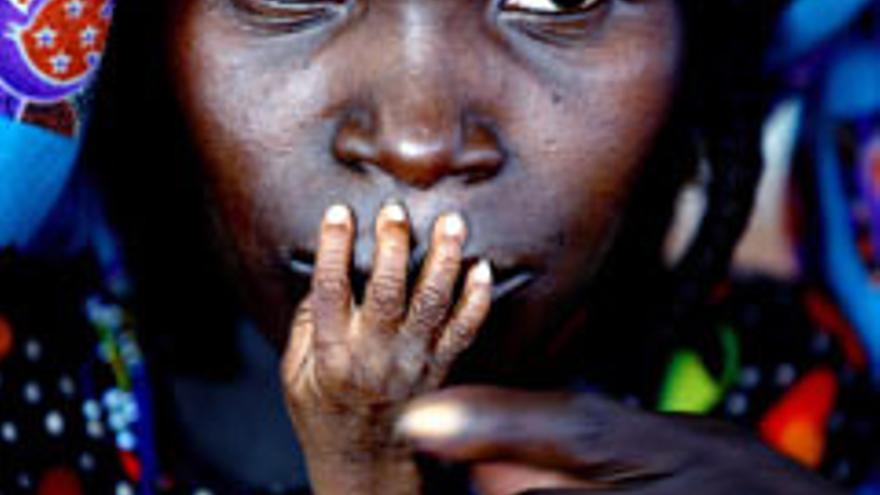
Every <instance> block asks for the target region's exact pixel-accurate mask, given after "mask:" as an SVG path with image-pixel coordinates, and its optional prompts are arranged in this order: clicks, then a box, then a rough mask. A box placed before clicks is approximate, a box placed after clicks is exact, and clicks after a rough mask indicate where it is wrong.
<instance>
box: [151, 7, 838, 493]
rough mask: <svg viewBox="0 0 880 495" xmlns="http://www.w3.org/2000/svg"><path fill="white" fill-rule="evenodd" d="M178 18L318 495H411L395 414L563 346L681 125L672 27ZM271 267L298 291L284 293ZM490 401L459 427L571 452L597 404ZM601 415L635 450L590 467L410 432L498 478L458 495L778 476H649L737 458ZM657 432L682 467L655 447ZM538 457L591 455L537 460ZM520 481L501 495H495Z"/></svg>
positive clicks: (429, 13) (180, 62)
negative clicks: (458, 371)
mask: <svg viewBox="0 0 880 495" xmlns="http://www.w3.org/2000/svg"><path fill="white" fill-rule="evenodd" d="M169 9H171V15H170V16H169V18H170V19H172V20H173V22H172V23H171V25H170V26H169V30H168V36H169V46H170V52H171V53H170V55H171V57H170V58H171V61H172V62H171V70H172V73H173V75H174V77H175V78H176V80H177V83H178V84H177V88H178V99H179V101H180V102H181V106H182V109H183V113H184V115H186V116H187V118H188V121H189V126H190V129H191V132H192V136H193V142H194V143H195V144H196V147H197V148H198V150H199V152H200V154H201V157H202V163H203V167H204V171H205V176H206V178H207V183H208V188H209V190H210V192H211V194H212V197H213V199H214V203H215V204H214V206H215V210H216V212H217V219H218V222H217V223H218V226H219V230H220V231H221V232H220V234H221V235H222V236H223V237H225V238H226V239H227V240H229V243H230V245H231V246H232V248H233V251H234V256H233V258H234V259H235V261H236V264H237V265H238V267H239V269H240V272H241V274H242V280H244V281H245V283H246V286H247V289H248V290H247V293H248V296H249V299H250V300H251V301H252V303H253V308H255V310H254V314H255V316H256V317H257V319H258V320H259V321H260V323H261V329H262V331H263V332H265V333H266V335H267V336H268V337H269V338H270V339H272V340H273V341H275V342H277V343H278V344H279V346H282V345H285V344H284V343H285V341H286V342H287V343H286V351H285V353H284V359H283V370H282V377H283V380H284V384H285V391H284V392H285V397H286V399H287V403H288V406H289V409H290V411H291V418H292V420H293V423H294V426H295V428H296V430H297V433H298V435H299V437H300V440H301V442H302V444H303V449H304V452H305V454H306V457H307V459H308V464H309V473H310V476H311V479H312V483H313V486H314V489H315V491H316V492H317V493H354V492H358V493H373V492H375V493H417V492H419V490H421V488H422V480H421V478H420V475H419V472H418V470H417V469H416V467H415V464H414V462H413V459H412V456H411V450H410V448H409V447H408V446H407V445H406V444H405V443H404V442H403V441H402V438H403V437H401V436H400V435H396V434H394V432H393V427H394V421H395V418H396V417H397V416H398V415H399V413H400V410H401V408H402V407H404V406H405V405H406V404H407V403H408V402H409V401H411V400H412V399H413V398H415V397H417V396H422V395H423V394H425V393H429V392H431V391H433V390H435V389H437V388H439V387H440V385H441V384H442V383H443V382H444V380H445V379H446V378H447V377H448V375H449V373H450V372H451V371H453V369H454V363H455V359H456V358H457V357H458V356H459V355H460V353H461V352H462V351H463V350H464V349H466V348H467V347H468V346H469V345H470V344H471V342H472V341H473V340H474V339H475V338H476V336H477V334H478V333H486V332H489V333H492V332H494V334H493V338H494V339H495V340H493V342H494V343H495V345H494V346H493V349H492V350H493V353H492V355H488V354H487V355H485V356H480V360H482V362H484V363H489V366H488V367H490V368H493V367H494V368H496V370H501V372H503V373H507V374H508V375H510V374H513V375H515V372H516V371H517V370H518V369H521V368H518V366H519V365H521V363H522V362H523V361H524V359H525V358H526V355H527V354H530V355H536V354H537V355H541V349H542V347H541V345H542V344H543V343H544V342H546V341H547V336H548V335H553V334H556V333H558V332H560V331H562V330H561V329H563V328H565V327H566V325H567V323H568V322H569V320H570V319H571V318H572V312H571V311H570V308H571V307H572V306H573V304H572V301H573V300H575V298H577V297H578V295H579V294H581V293H582V289H584V287H585V286H587V285H589V283H590V281H591V277H592V275H593V274H594V273H595V272H596V271H597V269H598V267H599V266H601V264H602V263H603V260H604V259H605V258H606V254H607V248H608V246H609V245H611V243H612V242H613V241H614V238H615V233H616V231H617V229H618V226H619V222H620V221H621V216H622V211H623V210H624V209H625V207H626V205H627V203H628V201H629V197H630V194H631V192H632V191H633V189H634V187H635V184H636V181H637V178H638V177H639V175H640V174H641V172H642V171H643V167H644V166H645V165H644V164H645V159H646V157H647V156H648V155H649V154H650V152H651V150H652V148H653V146H654V144H655V140H656V139H657V136H658V135H659V133H660V131H661V129H662V128H663V125H664V123H665V120H666V116H667V113H668V111H669V108H670V106H671V105H672V104H673V99H674V94H675V91H676V85H677V80H676V75H677V74H678V73H679V72H680V69H681V67H680V65H681V58H682V56H681V54H682V50H683V47H682V46H681V44H682V42H681V39H682V26H681V19H680V12H679V9H678V6H677V5H676V2H675V1H674V0H595V1H593V0H584V1H581V2H577V1H574V2H568V1H567V2H562V1H558V2H553V1H549V0H507V1H499V2H495V1H492V2H489V1H474V0H357V1H350V2H345V1H338V0H326V1H322V0H310V1H294V0H289V1H267V0H192V1H189V2H175V3H174V4H173V5H170V6H169ZM383 205H384V208H383ZM380 210H381V211H380ZM322 219H323V220H322ZM480 260H482V261H480ZM279 266H282V267H291V268H290V269H289V270H287V269H286V270H285V271H284V274H283V275H281V276H279V275H278V271H277V267H279ZM490 266H491V267H492V268H491V269H490ZM352 267H353V270H350V268H352ZM352 273H353V274H354V277H355V278H354V279H353V278H352ZM358 278H363V279H365V280H366V288H365V289H364V294H363V295H362V296H361V297H360V298H358V294H357V290H356V288H353V285H357V284H356V280H357V279H358ZM291 285H293V286H294V287H299V288H301V292H302V293H301V294H299V297H295V298H291V297H290V295H289V292H288V288H289V286H291ZM458 285H462V286H463V288H462V289H461V291H460V292H459V291H458V290H456V287H457V286H458ZM493 307H494V308H495V311H493V312H492V313H491V315H490V312H489V311H490V308H493ZM587 310H589V308H587ZM291 322H292V323H291ZM288 334H290V335H291V338H289V339H288V338H287V336H288ZM502 363H503V366H502ZM502 368H506V369H503V370H502ZM529 370H530V371H532V372H534V371H535V370H534V368H529ZM453 393H455V392H453ZM470 393H472V392H470ZM481 393H482V392H481ZM491 393H492V394H500V395H492V396H491V397H490V398H491V400H490V401H489V402H491V404H493V406H492V407H483V408H475V409H474V410H473V411H472V413H473V414H475V415H478V416H480V417H482V418H484V419H485V420H486V421H500V422H503V420H504V418H507V417H510V416H516V415H519V414H521V413H522V412H523V411H530V410H532V409H539V410H540V411H541V413H540V415H535V416H534V417H535V418H539V419H540V420H541V421H542V422H543V423H546V424H556V425H565V424H570V425H572V427H573V428H574V427H577V426H578V425H579V424H580V423H579V422H581V421H584V420H585V419H584V418H587V419H589V414H590V412H591V411H592V412H595V411H596V409H590V410H588V411H586V412H585V414H584V415H579V414H572V411H577V410H578V409H576V408H575V406H574V405H573V404H575V403H578V404H579V403H580V402H583V401H590V400H592V399H590V398H584V399H583V400H582V401H580V402H579V401H577V400H574V399H573V398H567V397H565V396H562V397H565V398H564V399H560V400H550V401H545V400H543V399H540V400H539V399H538V398H535V399H534V400H525V399H523V400H519V399H516V398H517V397H520V396H519V395H517V394H519V393H518V392H513V391H503V390H502V391H493V392H491ZM467 394H468V392H467V391H466V392H465V393H464V395H463V396H462V397H463V398H464V399H465V400H466V401H472V402H473V403H474V404H477V405H479V404H483V403H485V402H486V401H485V400H483V399H484V398H482V396H481V395H480V394H479V393H478V394H477V395H467ZM506 394H512V395H511V396H510V398H512V400H506V399H505V397H506ZM502 399H504V400H502ZM513 399H516V400H513ZM481 401H482V402H481ZM530 408H531V409H530ZM615 412H616V413H615V414H614V415H608V417H614V418H619V419H615V421H618V420H619V421H626V422H630V423H631V424H634V425H648V424H649V425H650V426H652V427H651V428H647V427H645V428H643V429H642V431H644V432H645V436H643V437H642V436H640V437H638V438H634V437H633V436H632V435H618V436H615V435H614V434H613V433H609V435H608V437H607V438H603V441H604V443H602V444H601V449H600V448H599V447H597V446H593V445H586V444H584V445H582V444H581V443H584V442H589V440H590V438H588V437H585V436H577V435H571V436H566V435H558V434H554V431H542V430H541V428H537V429H536V430H535V436H534V437H530V438H529V439H528V440H529V441H528V442H525V443H524V444H522V445H514V446H508V445H507V444H505V439H504V438H496V437H492V436H491V435H489V434H486V433H485V432H484V434H483V436H480V435H478V434H477V433H468V435H470V436H469V437H468V438H469V439H473V441H475V442H483V444H487V445H489V447H488V448H467V447H463V448H451V447H450V445H451V444H449V443H442V442H439V443H437V442H435V443H430V442H428V443H423V442H422V443H420V437H419V436H418V432H415V431H410V430H406V429H405V428H404V429H403V430H401V431H402V432H403V433H404V436H408V437H409V438H410V440H412V441H414V442H415V443H416V446H417V447H420V448H422V449H423V450H425V451H427V452H429V453H434V454H436V455H438V456H440V457H447V458H449V459H454V460H458V461H463V462H474V463H476V464H475V465H476V466H480V465H481V463H486V462H490V463H494V462H495V461H498V460H502V461H512V462H513V464H514V465H513V467H511V465H510V464H509V463H507V464H502V465H500V468H499V466H498V465H497V464H495V465H494V467H495V468H496V469H495V470H494V471H493V470H492V467H493V464H489V467H490V469H489V470H488V471H486V470H483V471H480V470H479V469H478V470H477V471H476V472H475V473H476V474H475V476H476V477H477V479H478V480H481V482H484V486H485V487H486V489H487V491H488V492H489V493H512V492H515V491H519V490H521V489H525V488H529V487H541V486H557V487H558V486H570V487H581V488H583V487H586V489H593V488H600V489H604V488H607V487H608V486H609V484H614V483H621V484H627V483H629V482H630V481H632V480H633V479H636V478H638V479H639V480H640V481H643V482H641V483H639V484H638V485H637V486H638V488H634V489H633V490H634V491H633V493H666V492H662V491H650V490H651V489H652V487H653V486H655V484H654V482H653V481H652V480H654V478H655V476H653V475H654V474H659V475H660V476H657V477H659V478H664V479H665V478H667V477H671V478H673V479H676V480H678V481H679V483H678V484H677V485H674V486H676V487H677V488H681V489H683V488H685V487H697V488H699V489H700V492H701V493H710V492H712V490H713V489H716V488H717V489H718V490H728V491H729V490H730V488H729V487H730V486H733V485H731V484H729V483H728V482H732V481H741V480H740V477H741V476H744V475H745V476H748V475H749V474H750V473H754V472H755V471H753V470H750V469H749V468H750V467H755V466H757V467H760V466H764V465H769V464H768V463H771V461H772V463H778V464H779V465H786V466H787V464H786V463H785V462H784V461H782V460H780V459H777V458H776V457H775V456H774V455H773V454H771V453H769V452H767V451H764V450H762V449H760V448H759V447H758V445H757V442H755V441H752V440H748V442H751V444H754V446H755V451H760V452H761V453H762V454H761V455H758V456H732V457H731V458H728V457H723V458H721V459H719V460H718V461H717V462H715V463H708V464H709V465H710V467H711V468H712V470H710V471H708V472H707V471H705V470H704V471H699V469H704V468H705V464H706V463H691V464H690V465H689V464H688V463H686V462H679V463H676V464H675V467H676V469H675V470H666V471H661V472H659V473H658V472H657V470H659V469H660V468H656V467H655V465H654V464H652V463H650V462H649V461H650V460H651V459H653V457H652V455H654V454H655V453H656V457H658V458H660V459H670V458H671V459H678V460H682V459H692V458H694V456H695V455H696V454H697V453H699V452H703V451H706V450H708V449H710V448H716V447H719V446H728V445H729V442H730V440H729V436H726V435H720V434H718V433H717V432H716V431H715V430H713V429H712V428H707V429H704V430H700V429H696V430H694V432H691V431H690V430H688V432H687V433H685V432H684V431H683V430H680V429H674V428H673V427H672V425H673V424H677V420H673V419H669V418H661V417H655V416H647V415H643V414H641V413H635V412H632V411H630V410H628V409H615ZM596 414H598V413H596ZM541 415H544V416H541ZM582 416H583V417H582ZM547 417H553V418H555V419H553V420H552V421H549V422H548V421H546V418H547ZM647 418H650V420H648V419H647ZM666 422H669V423H668V424H669V425H670V428H669V429H671V431H675V432H679V431H681V438H684V439H686V441H683V442H680V443H676V442H668V441H664V440H663V439H664V438H666V436H668V435H669V433H668V432H667V431H666V430H667V429H666V428H662V427H661V426H663V425H665V424H666ZM597 424H601V425H605V424H607V423H605V422H601V421H600V422H598V423H597ZM612 430H613V431H615V432H617V431H625V429H612ZM610 431H611V430H610ZM651 435H655V436H657V439H656V441H651V439H652V437H651ZM661 436H663V437H662V438H661ZM456 438H457V439H459V440H460V439H461V438H459V437H456ZM675 438H679V437H678V436H675ZM436 439H437V438H436V437H434V440H436ZM726 442H727V443H726ZM635 444H637V445H635ZM530 445H551V446H553V448H552V449H551V450H554V451H561V452H565V451H567V450H571V451H575V452H577V453H584V454H585V455H584V456H583V457H580V458H577V459H574V460H573V459H571V458H568V457H566V456H565V455H549V456H545V455H543V454H539V455H536V452H535V451H534V448H533V447H530ZM644 445H649V446H650V448H649V449H640V448H637V447H641V446H644ZM493 446H494V447H493ZM508 447H509V448H508ZM517 449H520V450H517ZM593 449H596V451H599V450H601V452H604V454H605V455H614V456H615V458H614V460H615V461H620V462H619V465H616V467H617V468H619V469H616V470H615V476H614V477H612V478H611V479H609V478H608V476H607V473H605V472H603V470H602V469H591V467H592V463H593V462H595V459H598V460H599V462H602V461H604V460H605V459H603V458H602V457H601V456H599V457H593V456H592V454H593V452H594V450H593ZM636 452H638V455H636ZM612 453H613V454H612ZM618 454H619V455H618ZM627 455H636V457H637V458H633V459H629V458H627V457H626V456H627ZM618 457H619V458H618ZM719 457H722V456H719ZM763 459H766V462H762V460H763ZM605 464H607V463H603V465H605ZM530 465H536V466H540V469H531V468H528V467H526V466H530ZM572 465H575V466H576V468H577V469H571V467H572ZM658 465H660V466H661V468H667V467H668V466H669V464H668V463H658ZM773 465H776V464H773ZM734 468H736V469H734ZM627 470H631V471H632V472H634V473H636V474H634V475H628V473H629V472H630V471H627ZM618 471H620V472H618ZM771 471H772V475H768V476H757V475H756V476H754V480H753V481H754V483H750V484H749V487H754V488H755V489H754V490H752V492H773V491H774V490H776V491H778V490H782V489H784V488H785V487H787V486H791V483H794V482H797V483H799V484H803V485H804V486H808V487H810V489H811V490H813V491H814V492H816V493H819V492H823V490H825V488H826V487H824V486H821V484H820V483H818V482H816V481H815V480H813V479H812V478H811V477H810V475H808V474H805V473H804V472H802V471H800V470H799V469H797V468H795V467H791V466H788V468H787V469H779V470H775V469H773V470H771ZM621 473H622V474H621ZM642 474H647V477H643V476H641V475H642ZM701 474H703V475H704V476H701ZM511 479H515V480H518V481H517V483H516V484H515V485H511V486H514V487H515V489H509V488H506V489H498V488H493V486H492V483H493V481H492V480H494V481H495V482H505V480H507V481H509V480H511ZM708 479H711V480H712V481H711V483H707V480H708ZM487 480H488V481H487ZM548 480H552V483H551V482H549V481H548ZM645 480H647V481H645ZM485 483H488V484H485ZM626 486H629V485H626ZM664 486H665V485H664ZM639 490H642V491H639ZM722 492H723V491H719V492H716V493H722ZM798 493H810V491H809V490H807V491H798Z"/></svg>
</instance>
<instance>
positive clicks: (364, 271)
mask: <svg viewBox="0 0 880 495" xmlns="http://www.w3.org/2000/svg"><path fill="white" fill-rule="evenodd" d="M423 259H424V256H419V257H413V259H411V260H410V269H409V270H408V274H409V275H408V277H407V278H408V280H407V286H408V287H409V288H410V289H412V287H413V286H415V283H416V278H417V276H418V273H419V272H420V270H419V269H418V268H419V267H420V266H421V265H422V261H423ZM480 259H481V258H479V257H477V256H466V257H465V258H464V259H463V260H462V273H467V272H468V270H470V268H471V267H473V266H474V265H476V264H477V262H479V260H480ZM489 259H490V261H492V279H493V283H492V302H493V303H496V302H498V301H500V300H502V299H506V298H508V297H510V296H512V295H513V294H515V293H518V292H520V291H521V290H522V289H524V288H526V287H527V286H528V285H530V284H531V283H532V282H533V281H534V280H535V278H536V277H537V272H536V270H535V269H533V268H531V267H528V266H525V265H523V264H509V265H506V264H501V263H496V262H494V261H493V260H492V259H491V257H490V258H489ZM288 267H289V268H290V271H291V272H292V274H293V275H295V276H297V277H300V278H308V279H311V277H312V275H314V273H315V254H314V253H312V252H308V251H301V250H297V251H295V252H294V253H293V254H292V255H291V256H290V259H289V261H288ZM369 272H370V268H369V267H364V268H361V267H355V268H354V269H353V270H352V273H351V279H352V287H353V290H354V292H355V294H356V295H357V296H358V297H360V295H362V294H363V293H364V288H365V287H366V284H367V280H369Z"/></svg>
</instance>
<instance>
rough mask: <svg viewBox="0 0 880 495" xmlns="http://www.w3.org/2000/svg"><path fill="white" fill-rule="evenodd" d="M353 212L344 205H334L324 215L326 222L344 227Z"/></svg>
mask: <svg viewBox="0 0 880 495" xmlns="http://www.w3.org/2000/svg"><path fill="white" fill-rule="evenodd" d="M350 216H351V212H349V211H348V207H346V206H344V205H333V206H331V207H330V209H328V210H327V213H326V214H325V215H324V220H325V221H326V222H327V223H329V224H331V225H344V224H345V223H347V222H348V219H349V217H350Z"/></svg>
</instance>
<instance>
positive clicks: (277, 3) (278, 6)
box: [229, 0, 611, 33]
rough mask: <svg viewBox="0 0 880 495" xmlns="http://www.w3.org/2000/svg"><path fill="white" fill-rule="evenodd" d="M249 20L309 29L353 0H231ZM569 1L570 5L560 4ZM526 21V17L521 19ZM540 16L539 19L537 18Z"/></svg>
mask: <svg viewBox="0 0 880 495" xmlns="http://www.w3.org/2000/svg"><path fill="white" fill-rule="evenodd" d="M229 1H230V3H231V4H232V5H233V6H234V7H235V8H236V10H238V11H239V12H240V13H241V14H242V15H243V16H245V18H246V19H247V20H248V22H249V23H250V24H252V25H253V26H255V27H257V28H260V29H264V30H266V31H267V32H274V33H287V32H296V31H303V30H307V29H308V28H310V27H313V26H315V25H317V24H320V23H323V22H326V21H328V20H330V19H332V18H334V17H336V16H337V15H339V14H341V13H342V11H343V10H344V9H346V8H349V7H351V6H352V4H353V0H229ZM609 2H611V0H497V4H496V8H497V9H498V11H499V12H503V13H509V14H511V15H516V16H517V17H519V16H527V17H535V18H544V20H546V21H550V20H552V19H554V18H572V19H577V18H579V17H584V18H586V17H587V16H589V17H594V16H593V15H592V14H593V13H594V11H598V10H599V9H600V8H601V7H602V6H603V5H606V4H608V3H609ZM560 4H569V5H560ZM520 20H521V21H526V19H525V18H522V19H520ZM536 20H538V19H536Z"/></svg>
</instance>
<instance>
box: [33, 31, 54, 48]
mask: <svg viewBox="0 0 880 495" xmlns="http://www.w3.org/2000/svg"><path fill="white" fill-rule="evenodd" d="M57 37H58V31H55V30H54V29H52V28H51V27H49V26H45V27H43V29H40V30H39V31H37V32H36V33H34V40H36V42H37V46H38V47H40V48H52V47H53V46H55V38H57Z"/></svg>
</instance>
